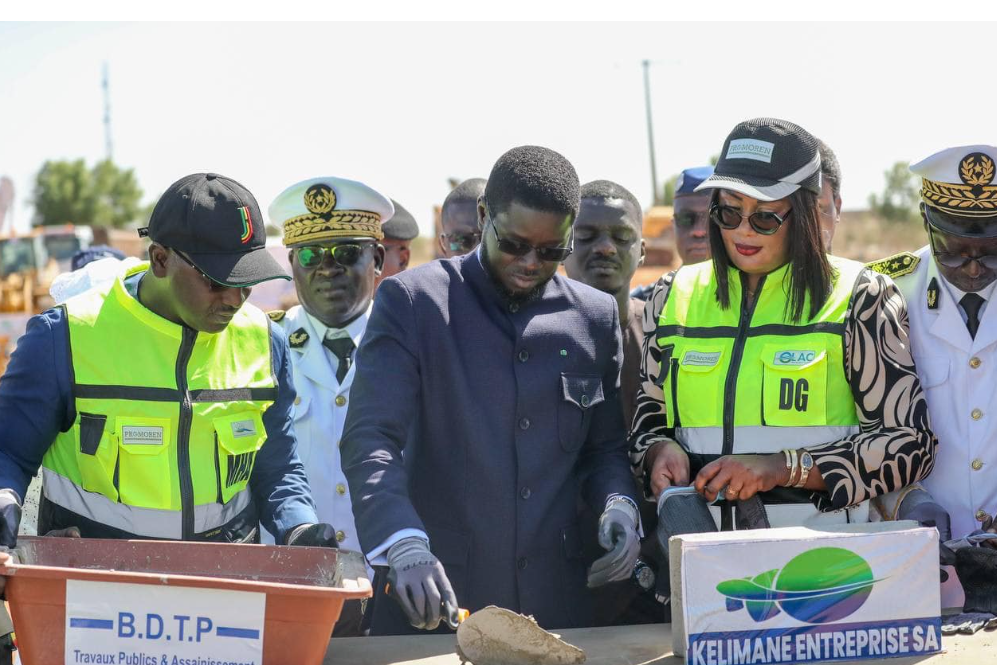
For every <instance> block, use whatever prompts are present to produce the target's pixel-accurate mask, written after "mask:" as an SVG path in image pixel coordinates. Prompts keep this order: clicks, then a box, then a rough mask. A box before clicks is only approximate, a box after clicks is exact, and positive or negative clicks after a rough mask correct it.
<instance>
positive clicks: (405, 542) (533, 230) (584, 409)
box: [342, 146, 639, 634]
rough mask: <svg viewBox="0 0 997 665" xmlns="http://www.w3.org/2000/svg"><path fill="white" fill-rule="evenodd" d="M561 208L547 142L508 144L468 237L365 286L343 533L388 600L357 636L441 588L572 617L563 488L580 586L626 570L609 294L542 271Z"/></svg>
mask: <svg viewBox="0 0 997 665" xmlns="http://www.w3.org/2000/svg"><path fill="white" fill-rule="evenodd" d="M578 206H579V185H578V176H577V175H576V174H575V170H574V168H573V167H572V166H571V164H570V163H569V162H568V161H567V160H566V159H565V158H564V157H562V156H561V155H559V154H557V153H556V152H553V151H551V150H548V149H546V148H539V147H535V146H523V147H519V148H514V149H512V150H510V151H509V152H507V153H506V154H505V155H503V156H502V157H501V158H500V159H499V160H498V162H497V163H496V164H495V166H494V168H493V169H492V172H491V175H490V176H489V178H488V185H487V187H486V188H485V192H484V195H483V196H482V197H481V199H480V200H479V205H478V218H479V227H480V229H481V232H482V241H481V245H480V247H479V250H478V251H476V252H473V253H470V254H467V255H465V256H460V257H456V258H452V259H448V260H443V261H433V262H432V263H429V264H426V265H423V266H420V267H418V268H415V269H412V270H408V271H406V272H405V273H402V274H400V275H398V276H396V277H395V278H392V279H388V280H386V281H384V282H383V283H382V284H381V287H380V290H379V291H378V295H377V298H376V299H375V301H374V309H373V312H372V313H371V318H370V321H369V323H368V324H367V332H366V334H365V337H364V340H363V342H362V344H361V345H360V348H359V350H358V357H357V368H358V373H357V376H356V379H355V381H354V384H353V389H352V395H351V397H352V403H351V405H350V409H349V413H348V415H347V419H346V427H345V431H344V433H343V439H342V459H343V470H344V472H345V473H346V477H347V479H348V480H349V484H350V493H351V495H352V497H353V512H354V515H355V516H356V523H357V529H358V532H359V536H360V544H361V546H362V547H363V550H364V552H365V553H366V554H367V556H368V557H369V558H370V560H371V562H372V563H373V564H374V565H375V566H376V565H385V564H386V565H387V566H388V575H387V579H388V582H389V585H390V589H391V596H392V597H393V598H394V600H395V601H396V602H383V600H382V602H377V603H376V604H375V609H374V616H373V625H372V633H373V634H398V633H405V632H412V629H413V627H415V628H420V629H427V630H432V629H435V628H436V627H437V626H438V625H439V622H440V619H441V618H443V619H444V620H445V621H446V622H447V623H448V624H450V625H451V626H454V625H456V621H457V617H456V614H457V603H458V601H459V602H460V604H461V606H463V607H466V608H467V609H470V610H471V611H474V610H478V609H480V608H482V607H485V606H487V605H499V606H502V607H506V608H508V609H511V610H514V611H518V612H522V613H524V614H531V615H533V616H534V617H535V618H536V620H537V621H538V622H539V623H540V625H541V626H544V627H547V628H559V627H576V626H585V625H587V624H588V623H589V622H590V612H589V608H588V606H587V602H586V600H587V596H586V592H585V586H586V572H585V563H584V560H583V558H582V545H581V538H580V533H579V526H578V520H577V510H576V508H577V505H576V500H577V498H578V496H579V494H581V496H583V497H584V498H585V500H586V501H588V503H589V504H590V505H591V506H592V507H593V509H595V510H596V511H597V512H598V513H600V514H601V518H600V522H599V527H598V529H599V541H600V544H601V545H602V546H603V547H604V548H605V549H606V550H608V553H607V554H606V555H605V556H604V557H602V558H601V559H599V560H597V561H596V562H595V563H594V564H593V565H592V567H591V568H590V570H589V574H588V584H589V585H590V586H598V585H601V584H606V583H608V582H610V581H617V580H621V579H625V578H627V577H628V576H629V575H630V574H631V571H632V569H633V566H634V563H635V561H636V558H637V554H638V551H639V539H638V535H637V531H638V517H637V509H636V502H635V497H634V483H633V479H632V476H631V475H630V474H631V472H630V465H629V461H628V459H627V456H626V434H625V426H624V423H623V415H622V410H621V408H620V400H619V397H618V391H619V374H620V365H621V362H622V352H621V342H620V339H621V338H620V324H619V313H618V311H617V304H616V301H615V300H614V299H613V298H612V297H611V296H609V295H607V294H605V293H602V292H600V291H597V290H595V289H593V288H591V287H588V286H585V285H583V284H580V283H578V282H574V281H572V280H568V279H564V278H562V277H560V276H558V275H556V274H555V273H556V270H557V266H558V264H559V263H560V262H561V261H563V260H564V259H565V258H566V257H567V256H568V255H569V254H570V253H571V244H572V240H571V238H572V224H573V222H574V219H575V216H576V215H577V214H578ZM403 449H404V451H405V455H404V460H403V458H402V450H403ZM378 586H380V585H378ZM441 610H442V612H441Z"/></svg>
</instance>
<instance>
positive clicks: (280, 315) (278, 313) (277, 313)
mask: <svg viewBox="0 0 997 665" xmlns="http://www.w3.org/2000/svg"><path fill="white" fill-rule="evenodd" d="M267 316H269V317H270V320H271V321H273V322H274V323H280V322H281V321H283V320H284V317H285V316H287V312H285V311H284V310H282V309H275V310H273V311H272V312H267Z"/></svg>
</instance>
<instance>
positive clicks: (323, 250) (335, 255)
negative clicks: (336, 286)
mask: <svg viewBox="0 0 997 665" xmlns="http://www.w3.org/2000/svg"><path fill="white" fill-rule="evenodd" d="M373 244H374V243H370V242H366V243H353V242H344V243H341V244H338V245H333V246H332V247H319V246H311V245H308V246H306V247H298V248H297V249H296V250H294V255H295V256H296V257H297V258H298V263H299V264H300V265H301V267H302V268H317V267H319V266H320V265H322V264H323V263H324V262H325V259H326V257H327V256H328V257H331V258H332V260H333V261H334V262H335V263H338V264H339V265H341V266H343V267H344V268H348V267H350V266H352V265H354V264H356V262H357V261H359V260H360V255H361V254H363V250H364V248H365V247H372V246H373Z"/></svg>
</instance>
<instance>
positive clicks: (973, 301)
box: [959, 293, 986, 339]
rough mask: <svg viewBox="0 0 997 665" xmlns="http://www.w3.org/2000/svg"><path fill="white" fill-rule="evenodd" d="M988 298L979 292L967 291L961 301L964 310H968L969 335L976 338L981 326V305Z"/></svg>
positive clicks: (967, 325)
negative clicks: (984, 297)
mask: <svg viewBox="0 0 997 665" xmlns="http://www.w3.org/2000/svg"><path fill="white" fill-rule="evenodd" d="M985 302H986V300H984V299H983V297H982V296H981V295H980V294H978V293H967V294H966V295H964V296H963V297H962V300H960V301H959V304H960V305H962V311H964V312H966V327H967V328H969V336H970V337H972V338H973V339H976V331H977V330H978V329H979V328H980V307H983V303H985Z"/></svg>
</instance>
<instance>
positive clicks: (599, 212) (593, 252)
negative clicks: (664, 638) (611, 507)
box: [564, 180, 664, 626]
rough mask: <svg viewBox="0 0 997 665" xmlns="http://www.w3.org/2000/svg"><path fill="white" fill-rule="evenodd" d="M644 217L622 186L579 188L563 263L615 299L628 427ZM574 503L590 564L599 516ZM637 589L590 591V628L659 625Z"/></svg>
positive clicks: (648, 554)
mask: <svg viewBox="0 0 997 665" xmlns="http://www.w3.org/2000/svg"><path fill="white" fill-rule="evenodd" d="M643 219H644V215H643V212H642V211H641V208H640V203H638V201H637V199H636V197H635V196H634V195H633V194H631V193H630V191H629V190H627V189H626V188H625V187H623V186H622V185H618V184H616V183H615V182H610V181H609V180H596V181H594V182H589V183H586V184H584V185H582V188H581V206H580V207H579V210H578V218H577V219H576V220H575V231H574V235H575V247H574V251H573V252H572V254H571V256H569V257H568V258H567V259H566V260H565V262H564V269H565V271H566V272H567V273H568V277H570V278H571V279H576V280H578V281H580V282H583V283H584V284H588V285H589V286H591V287H593V288H596V289H599V290H600V291H602V292H604V293H608V294H609V295H611V296H613V298H614V299H615V300H616V304H617V307H618V308H619V313H620V327H621V332H622V334H623V369H622V370H621V372H620V403H621V406H622V407H623V415H624V419H625V421H626V422H628V423H629V422H631V421H632V420H633V416H634V410H635V404H634V402H635V400H636V398H637V388H638V383H637V380H638V375H639V373H640V357H641V342H642V341H643V337H644V332H643V327H642V325H641V317H642V316H643V313H644V301H643V300H639V299H637V298H631V297H630V280H631V278H633V275H634V273H635V272H636V271H637V268H638V267H639V266H640V265H641V264H642V263H643V262H644V239H643V238H642V237H641V232H642V227H643V224H642V221H643ZM636 490H637V486H636V484H635V485H634V491H635V492H636ZM579 503H580V507H579V510H580V513H581V516H580V520H581V524H582V542H583V543H584V546H585V558H586V560H587V561H588V562H592V561H595V560H596V559H598V558H599V557H600V556H602V554H603V550H602V548H601V547H600V546H599V542H598V539H597V538H596V536H597V533H598V529H597V523H598V520H599V515H598V514H597V513H595V512H594V511H592V510H591V509H589V508H588V507H587V506H585V505H584V503H581V502H579ZM640 507H641V509H642V510H641V519H642V521H643V525H644V529H645V533H653V528H651V527H653V525H654V522H655V520H656V516H655V510H654V504H653V503H650V502H647V501H643V502H641V504H640ZM641 550H642V554H643V556H644V558H645V560H649V559H656V558H657V557H656V545H655V541H654V539H653V538H648V539H646V542H645V543H644V544H643V545H642V547H641ZM640 589H641V587H639V586H638V585H637V584H636V583H635V582H634V581H633V580H630V579H627V580H623V581H619V582H613V583H611V584H607V585H605V586H602V587H598V588H596V589H592V590H591V594H592V600H593V606H594V608H595V618H594V625H596V626H610V625H624V624H635V623H656V622H661V621H662V620H663V618H664V613H663V611H662V607H661V604H660V603H658V602H657V601H656V600H655V599H654V597H653V595H652V594H651V593H650V591H648V593H643V594H642V593H640Z"/></svg>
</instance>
